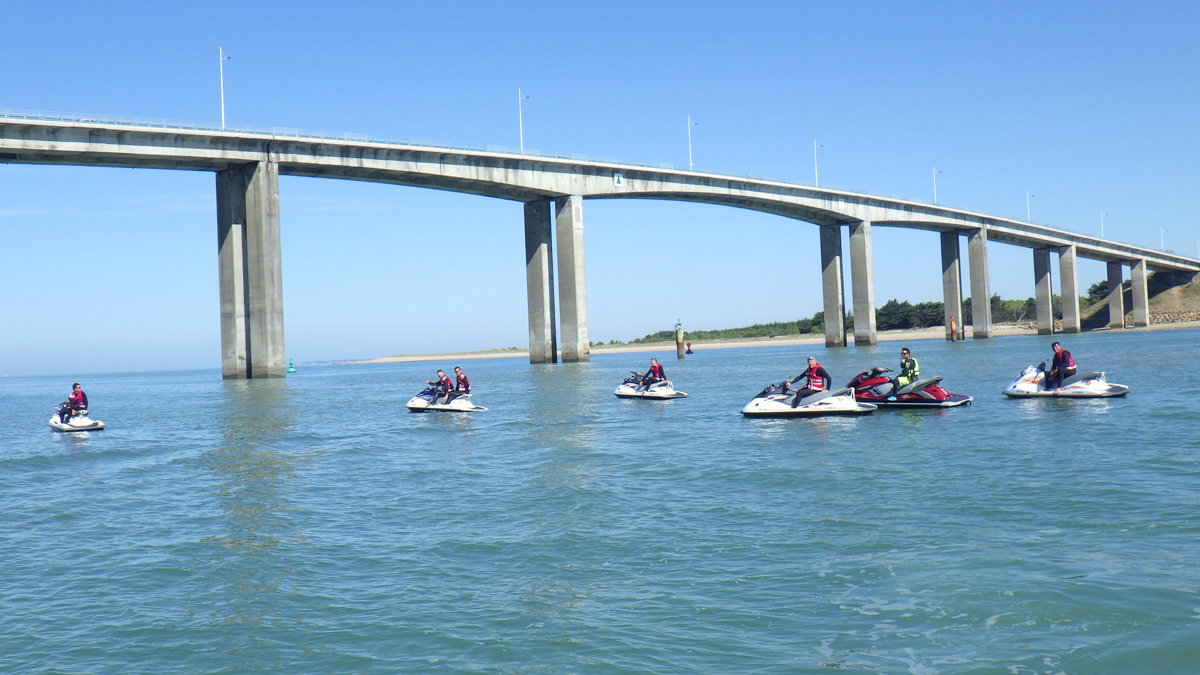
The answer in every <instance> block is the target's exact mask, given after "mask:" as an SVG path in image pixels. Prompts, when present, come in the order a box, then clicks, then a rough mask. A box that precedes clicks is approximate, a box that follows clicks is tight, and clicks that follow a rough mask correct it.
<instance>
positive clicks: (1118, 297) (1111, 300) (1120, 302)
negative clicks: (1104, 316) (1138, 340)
mask: <svg viewBox="0 0 1200 675" xmlns="http://www.w3.org/2000/svg"><path fill="white" fill-rule="evenodd" d="M1121 267H1122V265H1121V263H1119V262H1110V263H1108V327H1109V328H1124V327H1125V289H1124V288H1122V287H1121V284H1123V283H1124V280H1123V279H1122V278H1121V275H1122V272H1123V271H1124V270H1122V269H1121Z"/></svg>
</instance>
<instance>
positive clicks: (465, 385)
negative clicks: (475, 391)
mask: <svg viewBox="0 0 1200 675" xmlns="http://www.w3.org/2000/svg"><path fill="white" fill-rule="evenodd" d="M457 379H458V385H457V387H458V390H459V391H471V381H470V380H468V379H467V374H466V373H459V374H458V378H457Z"/></svg>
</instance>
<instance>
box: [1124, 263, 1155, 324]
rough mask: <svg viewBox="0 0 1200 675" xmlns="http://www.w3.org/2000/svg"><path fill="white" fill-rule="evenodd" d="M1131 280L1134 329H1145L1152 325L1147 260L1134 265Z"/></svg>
mask: <svg viewBox="0 0 1200 675" xmlns="http://www.w3.org/2000/svg"><path fill="white" fill-rule="evenodd" d="M1129 279H1130V281H1132V282H1133V283H1132V284H1131V285H1132V286H1133V327H1134V328H1145V327H1146V326H1149V325H1150V294H1149V290H1148V289H1147V288H1146V261H1145V260H1138V261H1137V262H1135V263H1134V264H1133V269H1131V270H1130V271H1129Z"/></svg>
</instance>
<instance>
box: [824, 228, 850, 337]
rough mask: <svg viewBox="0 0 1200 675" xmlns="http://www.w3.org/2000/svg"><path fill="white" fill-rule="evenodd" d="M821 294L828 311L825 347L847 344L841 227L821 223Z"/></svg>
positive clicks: (826, 315)
mask: <svg viewBox="0 0 1200 675" xmlns="http://www.w3.org/2000/svg"><path fill="white" fill-rule="evenodd" d="M821 297H822V300H823V302H824V311H825V346H826V347H845V346H846V305H845V299H844V298H845V294H844V287H843V282H842V228H841V226H840V225H822V226H821Z"/></svg>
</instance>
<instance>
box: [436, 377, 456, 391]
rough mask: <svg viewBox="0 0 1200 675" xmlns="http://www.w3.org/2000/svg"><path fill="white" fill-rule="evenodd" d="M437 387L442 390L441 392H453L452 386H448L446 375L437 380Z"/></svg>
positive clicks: (448, 379)
mask: <svg viewBox="0 0 1200 675" xmlns="http://www.w3.org/2000/svg"><path fill="white" fill-rule="evenodd" d="M438 386H440V387H441V388H442V391H454V386H453V385H452V384H450V377H449V376H447V375H442V379H440V380H438Z"/></svg>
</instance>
